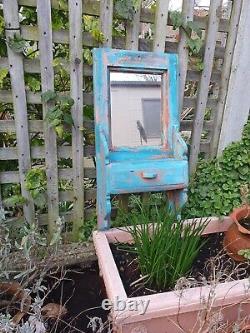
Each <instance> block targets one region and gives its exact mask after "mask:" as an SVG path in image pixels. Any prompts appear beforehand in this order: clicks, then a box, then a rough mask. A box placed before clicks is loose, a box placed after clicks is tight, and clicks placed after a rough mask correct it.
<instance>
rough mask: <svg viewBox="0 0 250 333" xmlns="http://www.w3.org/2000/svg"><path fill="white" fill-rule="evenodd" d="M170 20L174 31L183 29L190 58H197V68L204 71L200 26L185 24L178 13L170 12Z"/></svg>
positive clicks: (190, 22)
mask: <svg viewBox="0 0 250 333" xmlns="http://www.w3.org/2000/svg"><path fill="white" fill-rule="evenodd" d="M170 19H171V22H172V24H173V29H174V30H176V29H182V30H183V31H184V32H185V34H186V37H187V42H186V44H187V49H188V54H189V56H190V57H195V68H196V70H198V71H202V70H203V69H204V64H203V61H202V55H201V50H202V46H203V39H202V30H201V28H200V27H199V25H198V24H197V23H195V22H193V21H188V22H186V23H185V22H184V20H183V18H182V15H181V13H180V12H178V11H172V12H170Z"/></svg>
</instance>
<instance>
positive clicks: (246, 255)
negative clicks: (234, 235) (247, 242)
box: [238, 249, 250, 260]
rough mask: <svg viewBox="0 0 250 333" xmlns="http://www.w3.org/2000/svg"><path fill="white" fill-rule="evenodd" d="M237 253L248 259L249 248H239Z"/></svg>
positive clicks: (249, 254)
mask: <svg viewBox="0 0 250 333" xmlns="http://www.w3.org/2000/svg"><path fill="white" fill-rule="evenodd" d="M238 255H240V256H243V257H244V258H245V259H247V260H250V249H242V250H239V251H238Z"/></svg>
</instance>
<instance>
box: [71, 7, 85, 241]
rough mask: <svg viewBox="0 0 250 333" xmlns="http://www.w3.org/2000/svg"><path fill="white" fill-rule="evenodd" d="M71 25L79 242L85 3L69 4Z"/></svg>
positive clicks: (75, 224)
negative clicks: (83, 18) (83, 21)
mask: <svg viewBox="0 0 250 333" xmlns="http://www.w3.org/2000/svg"><path fill="white" fill-rule="evenodd" d="M69 25H70V35H69V41H70V84H71V87H70V89H71V97H72V98H73V99H74V105H73V106H72V108H71V113H72V118H73V122H74V125H73V126H72V165H73V187H74V213H73V215H74V221H73V238H74V240H75V241H77V240H78V235H79V228H80V227H81V226H82V224H83V218H84V191H83V167H84V165H83V133H82V126H83V98H82V86H83V69H82V68H83V66H82V2H81V1H80V0H71V1H69Z"/></svg>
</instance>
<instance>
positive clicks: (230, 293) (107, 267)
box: [93, 217, 249, 325]
mask: <svg viewBox="0 0 250 333" xmlns="http://www.w3.org/2000/svg"><path fill="white" fill-rule="evenodd" d="M209 219H211V220H210V222H209V223H208V225H207V227H206V228H205V230H204V232H203V234H204V235H205V234H211V233H220V232H224V231H226V230H227V229H228V227H229V226H230V225H231V224H232V219H231V218H230V217H224V218H217V217H211V218H209ZM203 220H204V219H202V221H203ZM192 221H193V219H192V220H186V221H185V222H183V223H191V222H192ZM197 221H201V219H200V218H199V219H197ZM93 241H94V245H95V249H96V253H97V257H98V262H99V267H100V272H101V276H102V277H103V280H104V284H105V287H106V292H107V296H108V298H109V299H110V300H111V301H114V300H115V298H116V297H119V299H122V300H124V301H125V302H129V301H130V300H145V301H147V300H150V303H149V306H148V309H147V312H146V313H145V314H143V315H141V314H140V313H138V311H129V312H126V311H122V312H119V311H112V314H111V315H112V318H113V320H114V321H115V322H116V323H120V324H122V325H124V324H129V323H135V322H140V321H142V320H143V321H144V320H148V319H152V318H159V317H163V316H164V317H167V316H171V315H177V314H179V313H180V312H181V313H185V312H190V311H197V310H198V311H199V310H201V309H202V308H204V307H205V305H204V304H202V299H208V297H209V293H210V292H211V286H202V287H194V288H187V289H184V290H182V292H181V297H180V295H178V293H177V292H176V291H168V292H163V293H158V294H152V295H147V296H139V297H128V296H127V294H126V291H125V289H124V286H123V283H122V280H121V278H120V275H119V272H118V268H117V266H116V263H115V260H114V258H113V255H112V252H111V249H110V245H109V243H115V242H127V243H129V242H132V237H131V235H130V233H129V232H127V231H126V228H119V229H117V228H113V229H109V230H107V231H95V232H94V233H93ZM247 288H249V279H243V280H237V281H231V282H224V283H219V284H218V285H217V286H216V287H215V290H214V291H215V293H216V299H215V302H214V304H213V306H214V307H218V306H222V305H229V304H235V302H237V303H238V302H241V301H243V300H245V299H246V290H247ZM248 292H249V291H248Z"/></svg>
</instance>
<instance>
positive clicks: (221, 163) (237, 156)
mask: <svg viewBox="0 0 250 333" xmlns="http://www.w3.org/2000/svg"><path fill="white" fill-rule="evenodd" d="M249 151H250V120H249V121H248V122H247V124H246V125H245V127H244V131H243V136H242V140H241V141H239V142H235V143H232V144H231V145H229V146H228V147H227V148H225V150H224V151H223V153H222V155H221V156H220V157H218V158H215V159H213V160H209V161H200V162H199V164H198V166H197V170H196V173H195V175H194V177H193V179H192V180H191V183H190V186H189V192H188V202H187V204H186V206H185V208H184V212H183V215H184V216H185V217H187V218H192V217H202V216H212V215H215V216H221V215H228V214H229V213H230V212H231V211H232V210H233V208H234V207H238V206H240V205H241V203H242V196H241V188H242V187H243V186H244V185H249V184H250V154H249Z"/></svg>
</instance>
